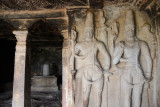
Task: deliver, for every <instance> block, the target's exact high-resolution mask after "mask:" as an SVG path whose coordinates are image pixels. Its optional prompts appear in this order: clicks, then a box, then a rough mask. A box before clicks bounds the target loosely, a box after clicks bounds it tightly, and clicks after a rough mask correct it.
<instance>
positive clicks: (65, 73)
mask: <svg viewBox="0 0 160 107" xmlns="http://www.w3.org/2000/svg"><path fill="white" fill-rule="evenodd" d="M62 35H63V37H64V41H63V49H62V107H73V99H72V98H73V95H72V75H71V72H70V71H69V38H68V30H64V31H62Z"/></svg>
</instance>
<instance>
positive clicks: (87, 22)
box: [85, 12, 94, 29]
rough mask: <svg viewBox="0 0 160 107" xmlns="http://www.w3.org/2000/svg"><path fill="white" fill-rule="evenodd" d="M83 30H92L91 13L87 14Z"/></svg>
mask: <svg viewBox="0 0 160 107" xmlns="http://www.w3.org/2000/svg"><path fill="white" fill-rule="evenodd" d="M85 28H91V29H94V21H93V14H92V13H91V12H88V13H87V16H86V20H85Z"/></svg>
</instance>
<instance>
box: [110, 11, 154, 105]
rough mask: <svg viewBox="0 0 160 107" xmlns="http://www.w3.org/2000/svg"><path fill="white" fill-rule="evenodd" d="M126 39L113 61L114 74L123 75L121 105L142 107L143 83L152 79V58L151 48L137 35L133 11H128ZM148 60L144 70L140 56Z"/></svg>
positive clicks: (121, 43) (120, 45)
mask: <svg viewBox="0 0 160 107" xmlns="http://www.w3.org/2000/svg"><path fill="white" fill-rule="evenodd" d="M125 34H126V39H125V40H124V41H121V42H119V43H118V44H117V45H116V47H115V50H114V55H113V59H112V62H113V64H114V65H115V72H114V75H119V76H120V77H121V88H120V89H121V91H120V92H121V93H120V94H121V96H120V97H121V98H120V100H121V101H120V102H121V105H120V106H121V107H140V106H141V99H142V98H141V97H142V90H143V85H144V83H145V82H149V81H150V79H151V70H152V59H151V55H150V51H149V48H148V46H147V44H146V43H145V42H144V41H141V40H139V39H137V38H136V37H135V24H134V16H133V11H131V10H129V11H127V13H126V19H125ZM140 55H142V56H143V57H144V59H145V61H146V64H147V66H146V67H147V69H146V71H143V69H142V67H141V65H140V62H139V56H140Z"/></svg>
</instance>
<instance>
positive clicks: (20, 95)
mask: <svg viewBox="0 0 160 107" xmlns="http://www.w3.org/2000/svg"><path fill="white" fill-rule="evenodd" d="M13 34H15V36H16V38H17V45H16V53H15V65H14V83H13V99H12V107H30V100H29V97H28V96H30V93H27V92H28V91H27V90H28V88H30V87H27V84H30V83H26V79H27V78H26V75H27V72H26V39H27V34H28V31H27V30H24V31H13ZM28 79H30V78H28ZM29 86H30V85H29Z"/></svg>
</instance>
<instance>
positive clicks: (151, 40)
mask: <svg viewBox="0 0 160 107" xmlns="http://www.w3.org/2000/svg"><path fill="white" fill-rule="evenodd" d="M141 32H142V35H145V36H146V39H147V41H148V46H149V49H150V53H151V57H152V59H155V56H156V38H155V36H154V34H153V32H151V26H150V25H149V24H147V23H145V24H144V25H143V26H142V30H141Z"/></svg>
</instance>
